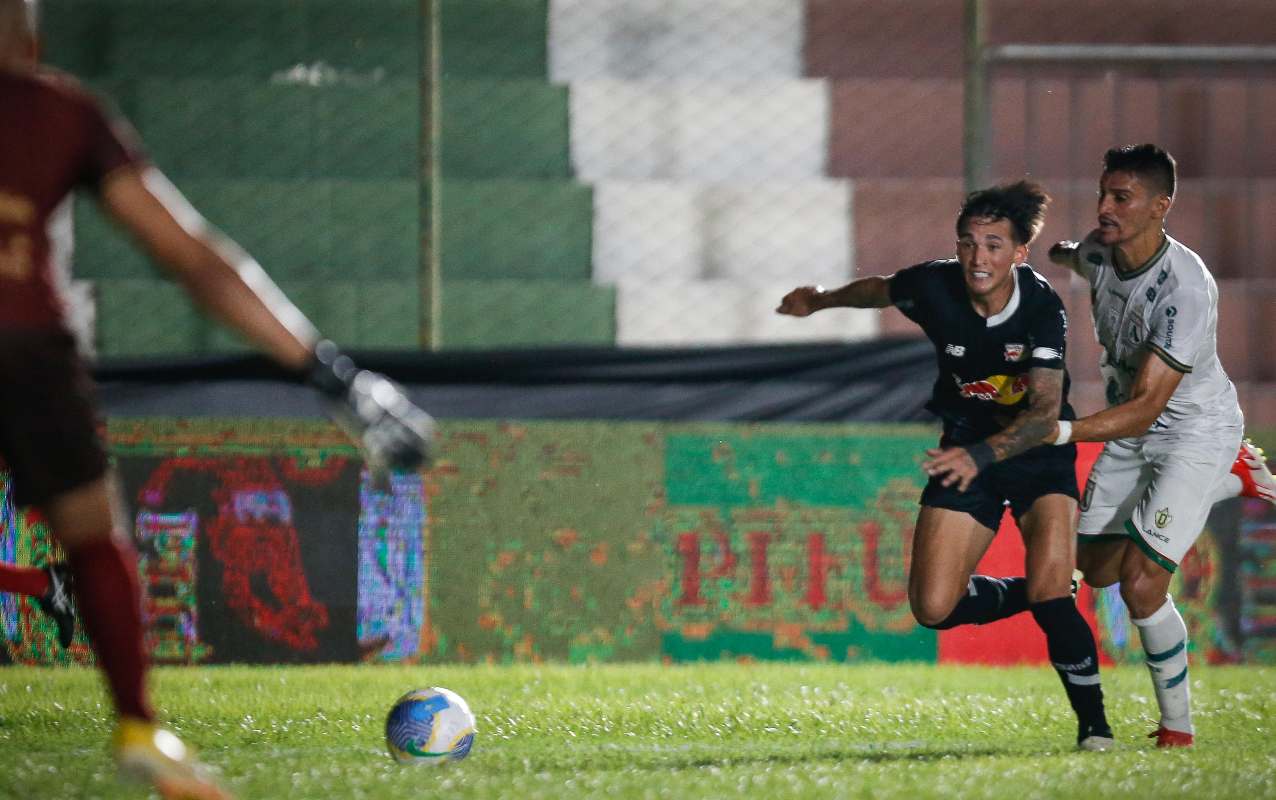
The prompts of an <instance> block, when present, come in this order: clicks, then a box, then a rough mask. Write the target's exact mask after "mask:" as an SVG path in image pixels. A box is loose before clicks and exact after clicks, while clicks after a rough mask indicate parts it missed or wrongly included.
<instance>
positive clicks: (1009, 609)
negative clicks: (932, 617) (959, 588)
mask: <svg viewBox="0 0 1276 800" xmlns="http://www.w3.org/2000/svg"><path fill="white" fill-rule="evenodd" d="M1027 610H1028V580H1027V579H1026V578H990V577H988V576H987V575H972V576H970V584H969V585H968V588H967V591H966V594H965V595H964V596H963V597H962V598H961V600H960V601H959V602H958V603H957V607H956V608H954V609H953V612H952V613H951V614H949V615H948V618H947V619H945V620H944V621H943V622H941V623H939V624H938V625H933V626H928V627H932V628H934V629H935V630H937V631H946V630H948V629H949V628H955V627H957V626H958V625H983V624H984V623H987V622H996V621H997V620H999V619H1005V618H1006V617H1013V616H1014V615H1015V614H1018V613H1019V612H1020V611H1027Z"/></svg>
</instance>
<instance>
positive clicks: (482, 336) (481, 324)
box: [442, 280, 616, 349]
mask: <svg viewBox="0 0 1276 800" xmlns="http://www.w3.org/2000/svg"><path fill="white" fill-rule="evenodd" d="M442 328H443V331H442V339H443V342H442V344H443V347H444V348H446V349H456V348H464V349H496V348H504V347H533V346H541V345H568V344H576V345H611V344H614V343H615V341H616V296H615V293H614V290H613V289H612V288H611V287H609V286H594V285H592V284H589V283H563V282H558V281H508V280H489V281H447V282H445V283H444V284H443V320H442Z"/></svg>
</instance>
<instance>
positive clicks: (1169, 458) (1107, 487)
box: [1077, 427, 1244, 572]
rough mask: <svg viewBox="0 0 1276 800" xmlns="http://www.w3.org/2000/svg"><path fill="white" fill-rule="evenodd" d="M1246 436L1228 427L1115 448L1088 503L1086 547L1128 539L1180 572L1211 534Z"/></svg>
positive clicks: (1089, 485) (1089, 486)
mask: <svg viewBox="0 0 1276 800" xmlns="http://www.w3.org/2000/svg"><path fill="white" fill-rule="evenodd" d="M1243 433H1244V429H1243V428H1241V427H1220V428H1214V429H1211V430H1206V431H1199V432H1193V433H1190V434H1185V433H1174V434H1166V433H1150V434H1147V435H1145V436H1141V437H1139V438H1137V439H1118V440H1117V441H1115V442H1108V443H1107V444H1106V445H1104V446H1103V452H1102V453H1100V454H1099V459H1098V461H1096V462H1094V470H1093V471H1092V472H1091V473H1090V479H1089V481H1087V482H1086V486H1085V493H1084V494H1082V496H1081V521H1080V522H1079V523H1078V527H1077V533H1078V536H1080V537H1081V538H1080V542H1081V543H1083V544H1084V543H1085V542H1086V541H1087V539H1089V540H1090V541H1095V540H1096V539H1097V538H1098V537H1111V536H1120V537H1127V536H1128V537H1130V538H1132V539H1134V541H1135V542H1136V543H1137V544H1138V545H1139V547H1141V548H1142V549H1143V552H1144V553H1146V554H1147V556H1148V557H1149V558H1151V559H1152V560H1153V561H1155V562H1156V563H1157V564H1160V565H1161V566H1162V567H1165V568H1166V569H1168V570H1169V571H1170V572H1173V571H1174V570H1175V569H1177V568H1178V565H1179V562H1181V561H1182V560H1183V557H1184V556H1185V555H1187V551H1188V550H1191V549H1192V545H1193V544H1194V543H1195V542H1196V538H1197V537H1198V536H1200V535H1201V531H1202V530H1203V529H1204V528H1205V520H1206V518H1208V517H1209V513H1210V507H1211V506H1212V505H1213V497H1214V492H1215V490H1216V489H1217V488H1218V485H1219V482H1220V481H1222V480H1223V479H1224V478H1226V477H1227V475H1228V474H1229V473H1230V472H1231V469H1232V464H1233V463H1235V461H1236V454H1237V453H1238V452H1239V451H1240V446H1241V439H1242V437H1243Z"/></svg>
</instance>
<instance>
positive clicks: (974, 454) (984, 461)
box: [966, 442, 997, 472]
mask: <svg viewBox="0 0 1276 800" xmlns="http://www.w3.org/2000/svg"><path fill="white" fill-rule="evenodd" d="M966 452H967V453H968V454H969V455H970V457H971V459H973V460H974V462H975V468H976V469H978V470H979V471H980V472H983V471H984V470H985V469H987V468H988V465H989V464H991V463H992V462H994V461H996V460H997V454H996V453H994V452H993V449H992V445H990V444H988V443H987V442H975V443H974V444H972V445H968V446H967V447H966Z"/></svg>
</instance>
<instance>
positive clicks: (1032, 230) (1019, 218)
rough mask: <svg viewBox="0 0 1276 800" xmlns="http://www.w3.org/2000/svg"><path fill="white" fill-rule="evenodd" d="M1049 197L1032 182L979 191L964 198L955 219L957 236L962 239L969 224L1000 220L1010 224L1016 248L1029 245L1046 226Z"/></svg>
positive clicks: (1015, 183)
mask: <svg viewBox="0 0 1276 800" xmlns="http://www.w3.org/2000/svg"><path fill="white" fill-rule="evenodd" d="M1049 202H1050V195H1048V194H1046V190H1045V189H1042V188H1041V184H1039V183H1035V182H1034V181H1015V182H1014V183H1003V184H1001V185H1000V186H994V187H992V188H991V189H980V190H979V191H977V192H971V193H970V194H969V195H967V196H966V202H965V203H962V206H961V214H959V215H958V216H957V235H958V236H961V235H962V233H963V232H964V230H965V228H966V223H967V222H969V221H971V220H983V219H991V220H994V221H995V220H999V219H1004V220H1006V221H1007V222H1009V223H1010V229H1011V230H1012V231H1013V232H1014V237H1015V243H1016V244H1028V243H1030V242H1031V241H1032V240H1033V239H1035V238H1037V234H1038V233H1041V227H1042V226H1043V225H1045V223H1046V204H1047V203H1049Z"/></svg>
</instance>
